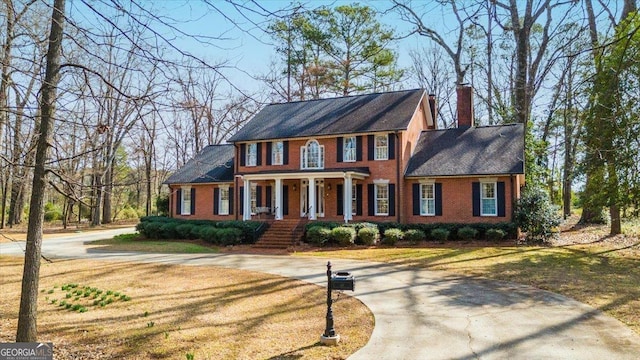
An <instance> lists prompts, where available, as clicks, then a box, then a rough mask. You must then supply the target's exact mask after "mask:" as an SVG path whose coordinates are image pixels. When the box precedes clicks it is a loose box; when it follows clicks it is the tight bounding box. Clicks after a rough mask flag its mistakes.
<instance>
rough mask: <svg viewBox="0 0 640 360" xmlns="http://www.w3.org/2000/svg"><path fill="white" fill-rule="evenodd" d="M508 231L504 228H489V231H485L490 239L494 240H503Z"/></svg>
mask: <svg viewBox="0 0 640 360" xmlns="http://www.w3.org/2000/svg"><path fill="white" fill-rule="evenodd" d="M505 235H506V233H505V232H504V231H503V230H500V229H493V228H492V229H489V230H487V232H486V233H485V236H486V238H487V239H488V240H494V241H498V240H502V239H503V238H504V237H505Z"/></svg>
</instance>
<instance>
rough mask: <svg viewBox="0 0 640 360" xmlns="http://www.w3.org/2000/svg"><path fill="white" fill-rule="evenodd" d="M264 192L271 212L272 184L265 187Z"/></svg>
mask: <svg viewBox="0 0 640 360" xmlns="http://www.w3.org/2000/svg"><path fill="white" fill-rule="evenodd" d="M264 193H265V197H266V199H265V204H266V206H267V207H268V208H269V212H271V206H272V205H271V186H267V187H266V188H265V189H264Z"/></svg>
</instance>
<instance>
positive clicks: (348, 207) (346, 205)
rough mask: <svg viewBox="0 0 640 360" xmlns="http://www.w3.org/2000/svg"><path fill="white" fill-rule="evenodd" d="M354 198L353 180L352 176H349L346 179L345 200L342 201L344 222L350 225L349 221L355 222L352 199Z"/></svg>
mask: <svg viewBox="0 0 640 360" xmlns="http://www.w3.org/2000/svg"><path fill="white" fill-rule="evenodd" d="M352 198H353V179H351V174H347V175H345V177H344V198H343V201H342V205H343V206H342V208H343V211H344V222H345V223H348V222H349V220H353V214H352V213H353V206H352V204H351V199H352Z"/></svg>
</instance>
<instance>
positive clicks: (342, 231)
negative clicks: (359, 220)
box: [331, 226, 356, 246]
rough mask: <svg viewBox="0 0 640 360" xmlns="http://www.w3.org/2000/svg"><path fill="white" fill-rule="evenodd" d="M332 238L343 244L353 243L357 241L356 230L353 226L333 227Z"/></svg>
mask: <svg viewBox="0 0 640 360" xmlns="http://www.w3.org/2000/svg"><path fill="white" fill-rule="evenodd" d="M331 238H332V239H333V240H334V241H335V242H337V243H338V244H340V245H341V246H349V245H353V244H354V243H355V241H356V230H355V229H354V228H352V227H347V226H338V227H336V228H333V229H331Z"/></svg>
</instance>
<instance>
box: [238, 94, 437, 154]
mask: <svg viewBox="0 0 640 360" xmlns="http://www.w3.org/2000/svg"><path fill="white" fill-rule="evenodd" d="M423 94H424V90H421V89H417V90H406V91H395V92H388V93H378V94H369V95H358V96H347V97H341V98H334V99H320V100H310V101H297V102H290V103H282V104H271V105H267V106H266V107H265V108H264V109H262V110H261V111H260V112H259V113H258V114H256V116H254V117H253V119H252V120H251V121H249V122H248V123H247V125H245V126H244V127H243V128H242V129H240V131H238V132H237V133H236V134H235V135H233V136H232V137H231V139H230V140H229V141H231V142H235V141H252V140H267V139H282V138H291V137H305V136H318V135H336V134H353V133H364V132H375V131H393V130H402V129H406V128H407V125H408V124H409V121H410V120H411V117H412V116H413V114H414V112H415V111H416V109H417V107H418V105H419V104H420V99H421V98H422V96H423Z"/></svg>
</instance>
